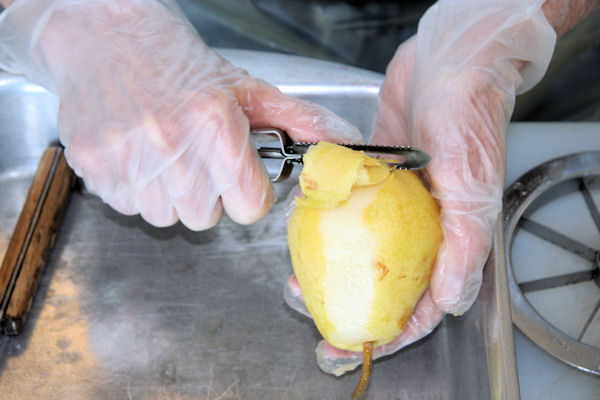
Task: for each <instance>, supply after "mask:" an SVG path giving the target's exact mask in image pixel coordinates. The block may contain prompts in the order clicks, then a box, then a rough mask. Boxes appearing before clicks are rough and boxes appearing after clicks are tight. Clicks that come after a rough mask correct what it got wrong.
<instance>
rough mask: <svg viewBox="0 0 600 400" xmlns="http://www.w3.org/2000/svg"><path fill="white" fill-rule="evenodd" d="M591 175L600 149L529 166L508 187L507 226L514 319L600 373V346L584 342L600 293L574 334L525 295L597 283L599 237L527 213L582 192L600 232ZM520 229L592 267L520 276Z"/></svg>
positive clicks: (566, 357)
mask: <svg viewBox="0 0 600 400" xmlns="http://www.w3.org/2000/svg"><path fill="white" fill-rule="evenodd" d="M592 181H594V182H595V181H600V152H585V153H577V154H572V155H568V156H565V157H561V158H557V159H554V160H551V161H548V162H547V163H544V164H542V165H540V166H538V167H536V168H534V169H532V170H530V171H529V172H527V173H526V174H525V175H523V176H522V177H520V178H519V179H518V180H517V181H516V182H515V183H513V184H512V185H511V186H510V187H509V188H507V189H506V191H505V192H504V199H503V228H504V237H505V242H506V250H505V251H506V263H507V267H508V268H507V272H508V281H509V290H510V297H511V308H512V320H513V323H514V324H515V325H516V326H517V327H518V328H519V330H521V331H522V332H523V333H524V334H525V335H526V336H527V337H529V339H531V340H532V341H533V342H534V343H536V344H537V345H538V346H540V347H541V348H543V349H544V350H546V351H548V352H549V353H550V354H552V355H554V356H555V357H557V358H559V359H560V360H562V361H564V362H566V363H568V364H570V365H572V366H574V367H576V368H578V369H580V370H583V371H586V372H589V373H592V374H595V375H600V349H599V348H597V347H594V346H591V345H589V344H587V343H584V342H583V337H584V335H585V334H586V332H587V331H588V329H589V328H590V324H591V323H592V320H593V319H594V318H595V317H596V315H597V314H599V313H600V311H599V309H600V296H598V299H591V300H592V301H595V302H596V303H595V306H593V307H592V310H591V313H590V314H589V315H586V316H584V318H585V322H584V323H583V326H582V328H581V329H580V330H579V332H578V333H577V334H573V333H572V334H571V335H568V334H566V333H564V332H563V331H562V330H560V329H558V328H557V327H555V326H554V325H552V324H551V323H549V322H548V320H547V319H546V318H544V317H543V316H542V315H541V314H540V313H539V312H538V310H536V309H535V308H534V307H533V306H532V304H531V302H530V301H529V300H528V299H527V297H526V293H529V292H534V291H538V290H546V289H553V288H560V287H572V288H575V286H570V285H575V284H577V283H582V282H586V281H592V282H595V283H596V284H597V285H599V279H600V278H599V275H600V272H599V271H600V270H599V260H600V256H599V254H600V251H599V249H600V243H597V245H596V246H594V247H590V246H589V245H586V244H584V243H582V242H581V241H579V240H577V239H576V238H573V237H570V236H569V235H566V234H564V233H563V232H561V231H560V229H556V228H554V229H553V228H551V227H549V226H546V225H545V224H541V223H539V222H536V221H535V220H534V219H530V218H529V216H530V215H531V214H532V213H533V212H534V211H535V210H536V209H539V208H540V207H543V206H544V205H546V204H548V203H549V202H551V201H554V200H556V199H558V198H560V197H561V196H564V195H565V194H566V193H570V194H572V193H574V192H578V193H580V195H581V196H582V198H583V200H584V201H585V206H587V209H588V211H589V223H590V224H593V225H595V226H596V228H597V230H598V232H600V210H599V209H598V206H597V204H596V203H595V201H594V199H593V196H592V194H591V190H590V182H592ZM521 231H526V232H528V233H530V234H533V235H535V236H537V237H538V238H539V239H542V240H543V241H545V242H549V243H552V245H554V246H559V247H561V248H562V249H564V250H565V251H567V252H570V253H573V254H576V255H577V256H579V257H582V258H583V259H585V260H587V262H589V264H590V265H591V269H589V270H584V271H577V272H570V273H563V274H559V275H556V276H549V277H544V278H542V279H536V280H533V281H527V282H518V281H517V279H516V277H517V275H518V274H516V273H515V269H514V268H515V266H513V257H512V249H513V243H514V241H515V238H516V237H517V235H518V234H519V233H520V232H521ZM599 286H600V285H599ZM575 290H576V289H575Z"/></svg>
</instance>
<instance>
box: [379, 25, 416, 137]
mask: <svg viewBox="0 0 600 400" xmlns="http://www.w3.org/2000/svg"><path fill="white" fill-rule="evenodd" d="M414 59H415V37H414V36H413V37H412V38H410V39H408V40H407V41H406V42H404V43H402V45H400V47H398V50H396V53H395V54H394V57H393V58H392V61H390V63H389V65H388V67H387V69H386V74H385V80H384V82H383V85H382V87H381V90H380V91H379V97H378V104H379V108H378V112H377V116H376V117H375V122H374V125H373V132H372V135H371V140H370V142H371V143H373V144H378V145H384V146H409V145H410V144H411V143H410V138H409V132H408V121H407V110H406V107H407V104H406V103H407V91H408V88H407V87H406V86H407V84H408V82H410V76H411V74H412V67H413V64H414Z"/></svg>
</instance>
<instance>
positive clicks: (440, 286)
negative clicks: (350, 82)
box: [285, 0, 556, 375]
mask: <svg viewBox="0 0 600 400" xmlns="http://www.w3.org/2000/svg"><path fill="white" fill-rule="evenodd" d="M542 3H543V1H541V0H538V1H530V0H508V1H497V0H485V1H482V0H473V1H468V0H441V1H439V2H438V3H437V4H435V5H434V6H432V7H431V8H430V9H429V10H428V11H427V12H426V14H425V15H424V16H423V18H422V19H421V21H420V23H419V29H418V32H417V35H416V36H415V37H413V38H411V39H410V40H408V41H407V42H405V43H404V44H403V45H401V46H400V48H399V49H398V51H397V52H396V54H395V56H394V58H393V60H392V61H391V63H390V65H389V66H388V69H387V72H386V79H385V82H384V84H383V87H382V89H381V92H380V109H379V114H378V116H377V119H376V122H375V127H374V132H373V135H372V140H371V141H372V142H373V143H375V144H381V145H411V146H414V147H417V148H421V149H423V150H425V151H427V152H428V153H429V154H430V155H431V157H432V160H433V161H432V162H431V164H430V165H429V166H428V167H427V170H426V173H425V174H424V175H425V176H424V178H425V180H426V181H427V184H428V185H429V186H430V189H431V191H432V194H433V196H434V197H435V198H436V199H437V200H438V203H439V205H440V209H441V216H440V218H441V224H442V229H443V233H444V239H443V241H442V243H441V246H440V250H439V253H438V257H437V261H436V264H435V266H434V271H433V275H432V281H431V285H430V287H429V289H428V290H427V291H426V292H425V294H424V295H423V297H422V298H421V300H420V301H419V303H418V304H417V306H416V309H415V311H414V314H413V316H412V318H411V320H410V321H409V323H408V325H407V327H406V329H405V330H404V331H403V332H402V334H401V335H400V336H399V337H398V338H397V339H395V340H394V341H392V342H391V343H389V344H387V345H385V346H382V347H380V348H376V349H375V351H374V358H378V357H382V356H384V355H387V354H391V353H393V352H395V351H397V350H399V349H401V348H402V347H404V346H407V345H408V344H410V343H412V342H414V341H416V340H418V339H420V338H422V337H423V336H426V335H427V334H429V333H430V332H431V331H432V330H433V329H434V328H435V327H436V326H437V325H438V323H439V322H440V321H441V319H442V318H443V316H444V314H445V313H452V314H455V315H460V314H463V313H464V312H465V311H467V310H468V309H469V308H470V307H471V305H472V304H473V302H474V301H475V298H476V297H477V294H478V292H479V288H480V286H481V280H482V270H483V265H484V263H485V261H486V259H487V257H488V254H489V251H490V248H491V243H492V235H493V231H494V228H495V222H496V219H497V216H498V213H499V211H500V209H501V200H502V188H503V184H504V173H505V155H504V150H505V141H504V137H505V132H506V128H507V126H508V123H509V120H510V116H511V113H512V110H513V107H514V102H515V96H516V94H517V93H522V92H524V91H526V90H528V89H530V88H531V87H532V86H534V85H535V84H536V83H537V82H538V81H539V80H540V79H541V77H542V76H543V74H544V73H545V71H546V68H547V66H548V63H549V61H550V58H551V56H552V52H553V49H554V43H555V39H556V34H555V32H554V30H553V29H552V26H551V25H550V24H549V23H548V21H547V20H546V18H545V17H544V14H543V13H542V11H541V9H540V8H541V6H542ZM285 298H286V300H287V302H288V304H290V305H291V306H292V307H293V308H295V309H298V310H302V299H301V294H300V290H299V288H298V285H297V281H296V280H295V278H291V279H290V280H289V281H288V285H287V287H286V293H285ZM316 352H317V360H318V363H319V366H320V367H321V369H323V370H324V371H325V372H329V373H333V374H336V375H340V374H342V373H344V372H346V371H349V370H352V369H354V368H356V366H358V365H359V364H360V363H361V362H362V353H353V352H348V351H342V350H338V349H335V348H333V347H332V346H331V345H329V344H327V343H325V342H321V343H320V344H319V346H318V347H317V350H316Z"/></svg>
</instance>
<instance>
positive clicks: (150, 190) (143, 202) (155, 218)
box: [136, 177, 178, 227]
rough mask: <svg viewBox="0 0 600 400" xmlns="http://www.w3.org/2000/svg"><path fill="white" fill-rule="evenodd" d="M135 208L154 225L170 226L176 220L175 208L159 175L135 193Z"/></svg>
mask: <svg viewBox="0 0 600 400" xmlns="http://www.w3.org/2000/svg"><path fill="white" fill-rule="evenodd" d="M136 208H137V209H138V210H139V212H140V215H141V217H142V218H144V220H146V221H147V222H148V223H150V224H152V225H154V226H158V227H166V226H171V225H173V224H174V223H176V222H177V220H178V217H177V213H176V212H175V208H174V207H173V205H172V203H171V199H170V198H169V194H168V192H167V191H166V190H165V186H164V185H163V183H162V180H161V178H160V177H157V178H155V179H153V180H152V181H151V182H150V183H149V184H148V185H147V186H146V187H145V188H143V189H142V190H141V191H140V192H139V193H137V195H136Z"/></svg>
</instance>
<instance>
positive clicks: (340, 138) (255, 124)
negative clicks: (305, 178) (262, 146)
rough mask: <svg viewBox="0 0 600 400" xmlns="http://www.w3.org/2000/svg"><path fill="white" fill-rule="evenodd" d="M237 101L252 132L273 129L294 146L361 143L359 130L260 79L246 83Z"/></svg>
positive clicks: (317, 106)
mask: <svg viewBox="0 0 600 400" xmlns="http://www.w3.org/2000/svg"><path fill="white" fill-rule="evenodd" d="M237 97H238V100H239V102H240V105H241V106H242V108H243V110H244V113H245V114H246V115H247V117H248V119H249V120H250V125H251V127H252V128H265V127H275V128H279V129H282V130H284V131H286V132H287V133H288V135H289V136H290V138H291V139H292V140H294V141H296V142H300V141H307V142H313V141H319V140H326V141H332V142H362V141H363V140H364V139H363V137H362V135H361V133H360V132H359V131H358V129H357V128H356V127H355V126H353V125H352V124H350V123H349V122H348V121H346V120H344V119H343V118H342V117H340V116H338V115H336V114H335V113H333V112H332V111H330V110H328V109H326V108H324V107H322V106H320V105H317V104H314V103H310V102H307V101H303V100H299V99H296V98H293V97H291V96H288V95H285V94H283V93H282V92H281V91H280V90H279V89H277V88H276V87H274V86H272V85H269V84H267V83H266V82H263V81H261V80H259V79H254V78H248V79H245V80H244V81H243V82H242V83H241V84H240V85H238V87H237Z"/></svg>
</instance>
